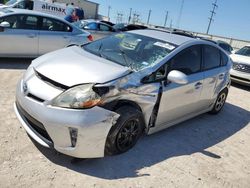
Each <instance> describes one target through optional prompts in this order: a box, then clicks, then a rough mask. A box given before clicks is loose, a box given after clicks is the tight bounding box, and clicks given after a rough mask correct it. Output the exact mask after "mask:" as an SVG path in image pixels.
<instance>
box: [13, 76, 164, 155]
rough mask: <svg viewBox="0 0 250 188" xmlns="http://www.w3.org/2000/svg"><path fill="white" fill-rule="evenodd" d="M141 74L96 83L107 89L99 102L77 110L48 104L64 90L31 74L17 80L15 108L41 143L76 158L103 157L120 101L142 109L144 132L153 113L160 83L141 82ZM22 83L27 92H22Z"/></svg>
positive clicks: (98, 89) (99, 86) (29, 130)
mask: <svg viewBox="0 0 250 188" xmlns="http://www.w3.org/2000/svg"><path fill="white" fill-rule="evenodd" d="M140 76H141V77H143V75H138V74H137V75H136V76H135V74H129V75H127V76H124V77H122V78H119V79H117V80H114V81H110V82H108V83H105V84H96V85H95V86H94V88H93V90H95V89H97V91H101V92H103V91H102V89H103V88H106V89H104V92H103V93H102V95H101V96H102V99H103V101H102V104H101V105H99V106H95V107H93V108H90V109H84V110H78V109H67V108H59V107H54V106H51V105H50V102H49V101H51V100H52V99H54V98H55V97H56V96H58V95H60V94H61V93H62V92H63V91H62V90H60V89H58V88H55V87H53V85H49V84H47V83H45V82H44V81H43V80H41V79H39V78H38V77H37V76H36V75H35V74H32V75H30V76H29V77H28V78H27V79H25V80H26V81H25V84H24V83H23V80H21V81H20V82H19V83H18V85H17V93H16V95H17V96H16V100H17V101H16V103H15V105H14V109H15V112H16V115H17V117H18V119H19V121H20V122H21V123H22V125H23V127H24V128H25V130H26V131H27V133H28V134H29V135H30V136H31V137H32V138H33V139H35V140H36V141H37V142H38V143H40V144H41V145H43V146H45V147H53V148H54V149H55V150H57V151H58V152H60V153H64V154H66V155H69V156H74V157H79V158H98V157H103V156H104V151H105V144H106V139H107V136H108V134H109V131H110V129H111V127H112V126H114V125H115V124H116V121H117V119H118V118H119V116H120V115H119V114H117V113H116V112H115V109H116V108H118V107H119V105H120V104H121V103H124V102H125V103H129V104H133V105H135V106H136V107H137V108H138V109H140V110H141V111H142V113H143V115H144V120H145V126H146V132H147V130H148V128H149V126H148V125H149V124H150V122H151V121H150V119H152V117H154V116H155V113H154V108H155V105H156V103H157V99H158V96H159V91H160V90H159V88H160V83H151V84H142V83H140V80H141V78H140ZM24 85H26V86H27V88H28V91H24ZM39 86H40V87H42V88H43V91H42V92H37V91H41V90H40V89H39ZM107 88H108V89H107ZM27 92H30V93H27ZM30 94H31V95H30ZM34 96H36V97H39V98H41V99H43V100H41V101H39V100H37V98H36V97H35V98H34ZM115 107H116V108H115ZM20 109H21V110H20ZM152 114H153V116H152ZM153 119H155V118H153ZM72 130H73V132H74V133H72V132H71V131H72ZM74 143H75V145H74Z"/></svg>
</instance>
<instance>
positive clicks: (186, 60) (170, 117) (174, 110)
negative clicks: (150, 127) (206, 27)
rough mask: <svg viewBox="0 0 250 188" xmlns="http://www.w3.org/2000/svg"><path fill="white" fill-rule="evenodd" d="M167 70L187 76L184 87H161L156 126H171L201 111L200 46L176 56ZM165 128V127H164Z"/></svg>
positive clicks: (175, 85) (170, 85)
mask: <svg viewBox="0 0 250 188" xmlns="http://www.w3.org/2000/svg"><path fill="white" fill-rule="evenodd" d="M168 64H169V70H168V72H170V71H171V70H178V71H181V72H183V73H185V74H186V75H187V76H188V83H187V84H185V85H181V84H176V83H169V84H167V85H166V86H163V93H162V96H161V101H160V106H159V111H158V116H157V120H156V124H155V125H156V126H158V127H160V126H164V125H166V124H171V123H172V122H176V121H178V120H180V119H183V118H185V117H187V116H190V115H192V114H194V113H197V112H199V111H200V110H202V106H201V103H200V95H201V92H202V89H203V76H204V75H203V72H201V46H200V45H196V46H192V47H189V48H188V49H185V50H184V51H182V52H180V53H179V54H177V55H176V56H175V57H174V58H172V60H170V62H168ZM164 127H166V126H164Z"/></svg>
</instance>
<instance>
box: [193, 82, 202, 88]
mask: <svg viewBox="0 0 250 188" xmlns="http://www.w3.org/2000/svg"><path fill="white" fill-rule="evenodd" d="M201 86H202V83H201V82H197V83H196V84H195V85H194V87H195V89H199V88H201Z"/></svg>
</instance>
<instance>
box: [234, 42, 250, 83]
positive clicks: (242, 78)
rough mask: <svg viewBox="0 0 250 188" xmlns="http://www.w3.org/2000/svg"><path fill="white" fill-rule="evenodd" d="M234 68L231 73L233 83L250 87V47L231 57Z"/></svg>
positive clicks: (245, 47)
mask: <svg viewBox="0 0 250 188" xmlns="http://www.w3.org/2000/svg"><path fill="white" fill-rule="evenodd" d="M230 57H231V59H232V62H233V67H232V69H231V71H230V75H231V79H232V81H233V82H237V83H239V84H243V85H246V86H250V45H248V46H244V47H243V48H241V49H240V50H238V51H237V52H236V53H235V54H231V55H230Z"/></svg>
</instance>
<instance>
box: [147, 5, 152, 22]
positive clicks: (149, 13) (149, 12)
mask: <svg viewBox="0 0 250 188" xmlns="http://www.w3.org/2000/svg"><path fill="white" fill-rule="evenodd" d="M151 12H152V10H151V9H150V10H149V11H148V21H147V24H149V19H150V16H151Z"/></svg>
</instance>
